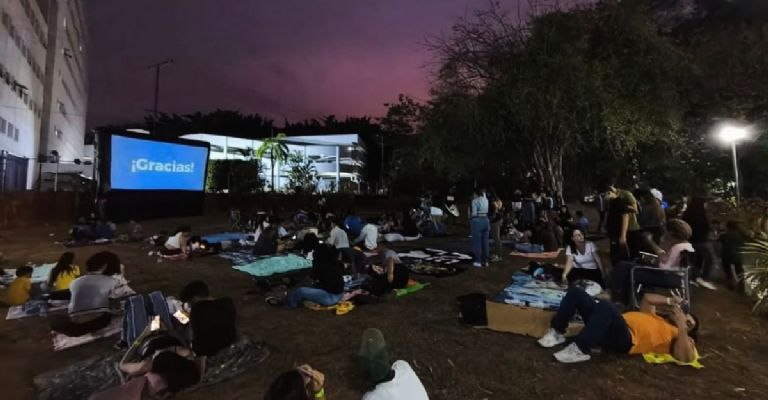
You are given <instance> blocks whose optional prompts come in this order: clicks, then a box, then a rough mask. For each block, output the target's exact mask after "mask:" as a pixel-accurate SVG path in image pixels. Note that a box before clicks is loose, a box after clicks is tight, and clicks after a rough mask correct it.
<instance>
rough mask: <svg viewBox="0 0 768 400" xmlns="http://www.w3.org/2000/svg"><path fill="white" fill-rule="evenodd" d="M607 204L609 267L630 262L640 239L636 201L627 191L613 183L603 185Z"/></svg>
mask: <svg viewBox="0 0 768 400" xmlns="http://www.w3.org/2000/svg"><path fill="white" fill-rule="evenodd" d="M605 193H606V196H607V197H608V198H609V199H610V202H609V203H608V215H607V217H606V229H607V230H608V240H609V241H610V244H611V265H616V264H618V263H619V261H630V260H632V257H634V256H635V255H636V252H637V244H638V242H639V238H640V224H638V223H637V200H635V196H634V195H632V193H630V192H629V191H626V190H623V189H618V188H616V185H615V184H613V183H609V184H607V185H605Z"/></svg>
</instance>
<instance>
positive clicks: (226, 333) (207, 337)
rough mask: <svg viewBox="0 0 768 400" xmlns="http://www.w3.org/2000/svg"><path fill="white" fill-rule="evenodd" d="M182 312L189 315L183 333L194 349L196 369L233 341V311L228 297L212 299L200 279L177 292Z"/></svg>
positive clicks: (234, 321) (201, 368) (232, 303)
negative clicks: (197, 364)
mask: <svg viewBox="0 0 768 400" xmlns="http://www.w3.org/2000/svg"><path fill="white" fill-rule="evenodd" d="M179 300H180V301H181V302H182V303H183V306H182V308H183V312H184V313H185V314H186V315H187V316H188V317H189V323H188V324H186V330H185V332H184V336H185V338H186V339H187V341H188V342H189V343H191V349H192V351H194V353H195V356H196V357H197V358H196V361H197V362H198V363H199V364H200V371H201V373H202V371H205V362H206V358H207V357H210V356H212V355H214V354H216V353H218V352H219V351H221V350H223V349H226V348H227V347H229V346H230V345H232V344H233V343H235V341H236V340H237V313H236V310H235V303H234V302H233V301H232V298H230V297H220V298H213V297H212V296H211V294H210V291H209V290H208V285H207V284H206V283H205V282H203V281H191V282H189V283H187V284H186V285H185V286H184V287H183V288H182V289H181V293H179Z"/></svg>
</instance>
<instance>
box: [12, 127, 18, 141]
mask: <svg viewBox="0 0 768 400" xmlns="http://www.w3.org/2000/svg"><path fill="white" fill-rule="evenodd" d="M13 141H14V142H18V141H19V128H16V130H15V131H14V134H13Z"/></svg>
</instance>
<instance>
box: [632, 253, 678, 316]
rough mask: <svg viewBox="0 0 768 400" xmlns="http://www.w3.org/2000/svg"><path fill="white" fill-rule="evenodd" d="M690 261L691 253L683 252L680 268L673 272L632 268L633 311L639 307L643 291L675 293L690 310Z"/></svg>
mask: <svg viewBox="0 0 768 400" xmlns="http://www.w3.org/2000/svg"><path fill="white" fill-rule="evenodd" d="M690 259H691V253H690V252H683V253H682V254H681V255H680V268H678V269H674V270H669V269H660V268H656V267H643V266H638V267H634V268H632V271H631V272H630V273H629V279H630V282H631V285H632V286H631V288H632V296H631V298H630V301H631V306H632V307H633V308H635V309H637V308H639V307H640V300H641V298H642V293H643V292H644V291H662V292H667V293H669V292H671V291H677V293H676V294H679V296H680V297H682V298H683V300H684V301H685V304H688V308H689V310H690V307H691V286H690V279H689V278H690V266H689V265H690V264H689V263H690Z"/></svg>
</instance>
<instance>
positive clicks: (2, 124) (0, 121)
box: [0, 117, 5, 134]
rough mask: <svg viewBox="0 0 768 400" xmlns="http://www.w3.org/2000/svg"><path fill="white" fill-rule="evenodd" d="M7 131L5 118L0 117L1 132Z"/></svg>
mask: <svg viewBox="0 0 768 400" xmlns="http://www.w3.org/2000/svg"><path fill="white" fill-rule="evenodd" d="M3 133H5V120H4V119H3V117H0V134H3Z"/></svg>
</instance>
